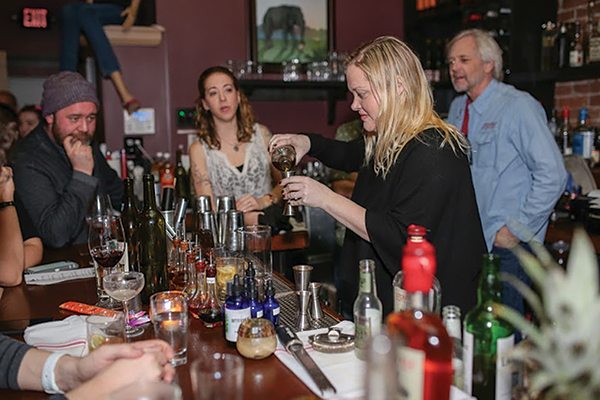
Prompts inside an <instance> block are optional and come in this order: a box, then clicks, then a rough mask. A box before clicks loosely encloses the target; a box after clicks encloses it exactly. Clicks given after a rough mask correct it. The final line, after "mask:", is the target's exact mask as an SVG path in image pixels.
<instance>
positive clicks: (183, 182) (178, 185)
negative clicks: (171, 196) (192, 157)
mask: <svg viewBox="0 0 600 400" xmlns="http://www.w3.org/2000/svg"><path fill="white" fill-rule="evenodd" d="M182 150H183V146H182V145H179V148H178V149H177V151H176V152H175V160H176V162H177V164H176V165H175V196H176V197H177V198H178V199H189V197H190V180H189V177H188V173H187V171H186V170H185V168H184V167H183V163H182V162H181V153H182Z"/></svg>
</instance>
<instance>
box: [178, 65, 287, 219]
mask: <svg viewBox="0 0 600 400" xmlns="http://www.w3.org/2000/svg"><path fill="white" fill-rule="evenodd" d="M198 91H199V93H200V97H199V98H198V100H197V101H196V109H197V110H198V119H197V128H198V138H199V140H198V141H197V142H195V143H194V144H192V146H191V147H190V163H191V171H192V182H193V185H194V189H195V192H196V196H200V195H207V196H211V197H212V198H213V204H214V198H215V197H217V196H234V197H235V199H236V208H237V209H238V210H240V211H244V220H245V223H246V224H247V225H251V224H256V223H269V221H272V220H273V219H279V217H280V216H281V206H279V203H280V202H281V186H280V185H279V184H278V182H279V181H280V180H281V174H280V172H279V171H278V170H277V169H276V168H275V167H274V166H273V165H272V164H271V159H270V157H269V153H268V150H267V146H268V143H269V140H270V139H271V132H270V131H269V130H268V129H267V128H266V127H265V126H263V125H261V124H258V123H255V122H254V114H253V112H252V109H251V107H250V104H249V103H248V99H247V98H246V96H245V95H244V93H242V91H241V90H240V83H239V80H238V79H237V78H236V77H235V76H234V75H233V74H232V73H231V72H230V71H229V70H228V69H227V68H223V67H211V68H208V69H207V70H205V71H204V72H202V74H201V75H200V78H199V80H198ZM275 205H278V206H277V207H274V206H275ZM265 213H266V215H264V216H263V214H265ZM259 216H261V219H260V220H259ZM263 218H265V219H264V220H263Z"/></svg>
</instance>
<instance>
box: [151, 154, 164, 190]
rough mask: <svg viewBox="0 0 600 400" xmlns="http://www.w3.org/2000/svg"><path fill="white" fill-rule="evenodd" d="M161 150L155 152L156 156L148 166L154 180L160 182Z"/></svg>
mask: <svg viewBox="0 0 600 400" xmlns="http://www.w3.org/2000/svg"><path fill="white" fill-rule="evenodd" d="M163 157H164V156H163V152H162V151H159V152H157V153H156V157H155V158H154V162H153V163H152V165H151V166H150V173H151V174H152V176H154V182H158V183H160V169H161V168H162V165H163Z"/></svg>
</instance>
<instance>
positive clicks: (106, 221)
mask: <svg viewBox="0 0 600 400" xmlns="http://www.w3.org/2000/svg"><path fill="white" fill-rule="evenodd" d="M89 222H90V233H89V236H88V247H89V249H90V255H91V256H92V258H93V259H94V261H95V265H94V267H95V268H96V289H97V293H98V299H99V301H98V303H96V305H97V306H98V307H105V308H110V309H115V308H118V306H119V305H118V304H117V302H115V301H114V300H113V299H112V298H111V297H109V296H108V294H106V292H105V291H104V287H103V281H102V278H103V277H104V275H109V274H110V273H111V271H112V269H113V268H114V267H115V265H117V264H118V263H119V261H121V258H122V257H123V254H124V252H125V233H124V230H123V224H122V223H121V218H119V217H118V216H116V215H102V216H99V217H95V218H92V219H91V220H90V221H89Z"/></svg>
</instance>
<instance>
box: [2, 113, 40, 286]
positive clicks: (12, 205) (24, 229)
mask: <svg viewBox="0 0 600 400" xmlns="http://www.w3.org/2000/svg"><path fill="white" fill-rule="evenodd" d="M17 137H18V133H17V115H16V114H15V113H14V112H13V111H12V110H11V109H10V108H8V107H6V106H5V105H3V104H0V287H5V286H15V285H18V284H19V283H21V280H22V278H23V270H24V269H25V268H29V267H31V266H34V265H37V264H39V263H40V261H41V260H42V255H43V246H42V241H41V240H40V238H39V237H38V234H37V231H36V229H35V226H34V225H33V222H31V219H30V218H29V215H28V214H27V211H26V210H25V208H24V206H23V204H22V203H21V201H20V198H19V197H18V196H16V195H15V185H14V182H13V173H12V168H11V167H9V166H7V165H5V164H6V162H7V155H8V153H9V151H10V148H11V146H12V145H13V143H14V141H15V140H16V138H17Z"/></svg>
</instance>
